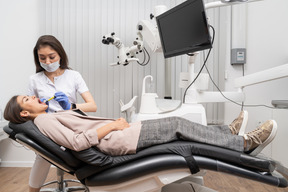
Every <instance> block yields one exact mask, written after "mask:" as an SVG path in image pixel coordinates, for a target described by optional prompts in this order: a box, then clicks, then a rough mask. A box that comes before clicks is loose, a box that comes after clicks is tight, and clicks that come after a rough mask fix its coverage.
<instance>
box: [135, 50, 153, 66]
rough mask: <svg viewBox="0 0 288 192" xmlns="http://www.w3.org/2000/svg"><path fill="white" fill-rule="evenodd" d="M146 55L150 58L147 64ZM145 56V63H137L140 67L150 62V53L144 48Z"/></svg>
mask: <svg viewBox="0 0 288 192" xmlns="http://www.w3.org/2000/svg"><path fill="white" fill-rule="evenodd" d="M146 54H147V56H148V60H147V62H146ZM143 55H144V59H143V61H142V63H140V62H139V61H137V63H138V64H139V65H141V66H146V65H147V64H148V63H149V62H150V58H151V57H150V54H149V53H148V51H147V49H146V48H145V47H144V49H143Z"/></svg>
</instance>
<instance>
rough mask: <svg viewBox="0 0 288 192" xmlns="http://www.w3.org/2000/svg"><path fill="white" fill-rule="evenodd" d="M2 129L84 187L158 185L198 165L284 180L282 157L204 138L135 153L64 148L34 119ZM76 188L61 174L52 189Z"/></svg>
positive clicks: (287, 174) (141, 188)
mask: <svg viewBox="0 0 288 192" xmlns="http://www.w3.org/2000/svg"><path fill="white" fill-rule="evenodd" d="M47 123H49V122H47ZM4 131H5V132H6V133H7V134H8V135H9V137H10V138H11V139H13V140H15V141H17V142H19V143H21V144H23V145H24V146H27V147H29V148H30V149H32V150H33V151H35V152H36V153H37V154H39V155H41V156H42V157H43V158H45V159H46V160H47V161H49V162H50V163H52V164H53V165H55V166H56V167H58V169H60V170H62V171H65V172H67V173H69V174H72V175H75V176H76V177H77V179H78V180H79V181H80V182H81V183H82V184H83V187H82V189H83V190H84V191H89V190H90V191H91V192H92V191H98V192H100V191H101V192H105V191H118V192H119V191H123V192H124V191H125V192H132V191H133V192H135V191H139V192H142V191H161V188H162V187H163V186H164V185H167V184H169V183H172V182H174V181H177V180H179V179H183V178H184V179H185V178H188V179H189V176H191V175H195V174H196V175H197V173H198V172H199V171H200V170H214V171H219V172H223V173H228V174H232V175H236V176H239V177H243V178H246V179H251V180H255V181H259V182H262V183H266V184H270V185H273V186H275V187H281V188H285V187H287V186H288V181H287V178H288V171H287V168H285V167H284V166H282V165H281V163H279V162H277V161H274V160H272V159H268V158H266V157H258V156H257V157H253V156H250V155H248V154H245V153H239V152H236V151H232V150H229V149H224V148H220V147H216V146H212V145H207V144H201V143H194V142H188V141H177V142H171V143H167V144H162V145H156V146H153V147H150V148H147V149H144V150H141V151H139V152H138V153H137V154H133V155H124V156H108V155H105V154H103V153H101V152H99V151H98V150H97V149H96V148H89V149H86V150H83V151H80V152H75V151H72V150H69V149H65V148H64V147H62V146H59V145H57V144H56V143H54V142H53V141H52V140H50V139H49V138H48V137H46V136H44V135H43V134H42V133H41V132H40V131H39V130H38V128H37V127H36V126H35V124H34V123H33V122H32V121H28V122H26V123H23V124H12V123H9V124H8V125H7V126H5V127H4ZM62 175H63V174H62ZM61 182H62V183H61ZM80 188H81V187H79V188H77V189H75V188H74V189H73V187H71V188H69V187H68V186H67V183H66V182H65V181H63V178H62V181H60V186H59V185H58V189H55V190H54V191H58V192H62V191H77V190H80ZM88 188H89V189H88ZM43 190H44V189H43ZM51 191H52V190H51Z"/></svg>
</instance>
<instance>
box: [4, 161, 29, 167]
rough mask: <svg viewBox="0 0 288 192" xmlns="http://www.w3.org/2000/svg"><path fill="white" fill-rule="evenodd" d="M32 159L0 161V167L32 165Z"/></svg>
mask: <svg viewBox="0 0 288 192" xmlns="http://www.w3.org/2000/svg"><path fill="white" fill-rule="evenodd" d="M33 164H34V161H1V163H0V167H32V166H33Z"/></svg>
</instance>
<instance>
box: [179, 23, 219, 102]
mask: <svg viewBox="0 0 288 192" xmlns="http://www.w3.org/2000/svg"><path fill="white" fill-rule="evenodd" d="M209 27H211V29H212V31H213V35H212V45H213V43H214V37H215V29H214V27H212V26H211V25H209ZM211 50H212V48H210V49H209V52H208V54H207V57H206V59H205V61H204V63H203V65H202V67H201V68H200V71H199V72H198V74H197V75H196V77H195V78H194V80H193V81H192V82H191V83H190V84H189V85H188V87H187V88H186V89H185V91H184V95H183V103H185V97H186V93H187V91H188V89H189V88H190V87H191V86H192V85H193V84H194V83H195V81H196V80H197V79H198V77H199V75H200V74H201V72H202V70H203V68H204V67H205V65H206V63H207V60H208V58H209V56H210V53H211ZM187 55H189V56H191V55H193V54H187Z"/></svg>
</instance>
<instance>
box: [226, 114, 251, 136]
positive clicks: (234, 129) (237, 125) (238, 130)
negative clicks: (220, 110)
mask: <svg viewBox="0 0 288 192" xmlns="http://www.w3.org/2000/svg"><path fill="white" fill-rule="evenodd" d="M247 123H248V111H241V113H240V114H239V116H238V117H237V118H236V119H234V121H233V122H232V123H231V124H230V125H229V128H230V130H231V133H232V134H233V135H241V136H242V135H244V132H245V129H246V126H247Z"/></svg>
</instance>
